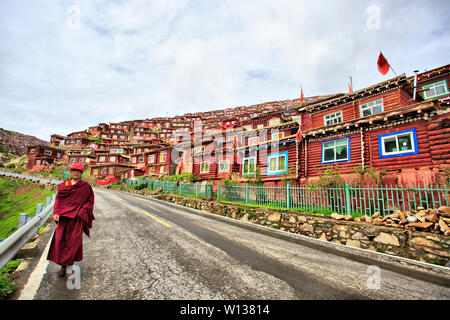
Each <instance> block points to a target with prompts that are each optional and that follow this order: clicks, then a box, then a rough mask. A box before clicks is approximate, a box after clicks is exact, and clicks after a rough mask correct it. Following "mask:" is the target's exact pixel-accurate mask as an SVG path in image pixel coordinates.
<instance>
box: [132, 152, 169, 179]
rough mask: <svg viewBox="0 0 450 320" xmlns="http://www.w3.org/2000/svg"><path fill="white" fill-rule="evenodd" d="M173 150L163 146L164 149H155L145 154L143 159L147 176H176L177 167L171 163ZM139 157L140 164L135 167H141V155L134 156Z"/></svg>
mask: <svg viewBox="0 0 450 320" xmlns="http://www.w3.org/2000/svg"><path fill="white" fill-rule="evenodd" d="M171 153H172V148H171V147H170V146H163V147H162V148H154V149H152V150H149V151H146V152H144V153H143V155H142V157H143V160H144V163H145V175H148V176H154V175H162V174H166V175H173V174H175V167H176V165H175V164H174V163H172V161H171ZM135 156H137V157H139V163H136V164H134V163H132V164H133V165H137V166H140V165H141V162H140V160H141V158H140V157H141V155H133V157H135Z"/></svg>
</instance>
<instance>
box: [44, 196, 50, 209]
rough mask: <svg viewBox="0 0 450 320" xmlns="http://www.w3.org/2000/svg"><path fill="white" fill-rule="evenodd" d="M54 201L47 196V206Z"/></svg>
mask: <svg viewBox="0 0 450 320" xmlns="http://www.w3.org/2000/svg"><path fill="white" fill-rule="evenodd" d="M50 203H52V198H50V197H47V202H46V203H45V207H48V206H49V205H50Z"/></svg>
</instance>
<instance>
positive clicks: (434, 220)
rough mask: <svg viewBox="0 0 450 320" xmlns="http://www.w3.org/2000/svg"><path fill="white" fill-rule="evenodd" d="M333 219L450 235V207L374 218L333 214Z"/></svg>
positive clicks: (396, 213)
mask: <svg viewBox="0 0 450 320" xmlns="http://www.w3.org/2000/svg"><path fill="white" fill-rule="evenodd" d="M331 217H332V218H333V219H335V220H346V221H357V222H367V223H371V224H374V225H379V226H387V227H394V228H404V229H408V230H412V231H416V230H417V231H425V232H434V233H443V234H445V235H446V236H449V235H450V207H440V208H438V209H425V208H423V207H419V208H417V210H412V211H411V212H410V211H405V212H403V211H400V210H396V211H395V212H394V213H392V214H390V215H387V216H384V217H383V216H381V215H380V213H379V212H378V211H377V212H375V214H374V215H372V216H367V215H364V216H362V217H357V218H353V217H352V216H351V215H341V214H338V213H332V214H331Z"/></svg>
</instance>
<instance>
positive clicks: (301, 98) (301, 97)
mask: <svg viewBox="0 0 450 320" xmlns="http://www.w3.org/2000/svg"><path fill="white" fill-rule="evenodd" d="M300 89H301V93H300V104H302V103H303V100H304V99H305V97H304V96H303V88H302V86H300Z"/></svg>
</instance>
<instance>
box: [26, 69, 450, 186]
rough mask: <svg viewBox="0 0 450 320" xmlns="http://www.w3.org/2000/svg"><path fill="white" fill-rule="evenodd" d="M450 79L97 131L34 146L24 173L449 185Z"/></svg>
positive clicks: (421, 78)
mask: <svg viewBox="0 0 450 320" xmlns="http://www.w3.org/2000/svg"><path fill="white" fill-rule="evenodd" d="M449 79H450V65H446V66H441V67H438V68H436V69H433V70H429V71H426V72H423V73H419V74H416V75H410V76H406V75H405V74H401V75H399V76H397V77H395V78H391V79H388V80H386V81H383V82H380V83H376V84H374V85H372V86H370V87H367V88H363V89H360V90H356V91H354V92H353V90H351V91H350V92H349V93H338V94H331V95H323V96H316V97H308V98H304V99H293V100H283V101H273V102H266V103H261V104H257V105H252V106H240V107H235V108H228V109H223V110H213V111H209V112H199V113H186V114H183V115H179V116H174V117H158V118H151V119H141V120H127V121H122V122H116V123H99V124H98V125H95V126H92V127H89V128H84V129H83V128H80V131H78V132H71V133H69V134H67V135H66V136H62V135H58V134H53V135H51V139H50V146H46V145H45V144H36V145H33V146H29V147H28V150H27V156H28V163H27V168H28V169H29V170H32V169H33V168H37V167H40V166H46V165H49V164H51V163H53V162H55V161H61V162H63V163H65V164H72V163H77V162H78V163H82V164H83V165H84V166H85V168H86V169H87V173H88V174H89V175H90V176H92V177H95V178H97V179H98V180H101V181H103V183H105V181H106V183H108V182H112V181H117V180H119V179H129V178H133V177H139V176H155V177H159V176H167V175H181V174H185V175H191V177H192V179H193V180H194V181H198V182H202V181H203V182H206V181H209V182H212V183H213V184H214V188H215V189H216V188H217V183H218V182H219V181H221V180H224V179H231V180H234V181H236V182H241V183H245V182H248V181H256V180H257V181H259V182H260V183H261V184H264V185H265V186H276V185H282V184H284V183H286V182H290V183H291V184H298V185H300V184H305V183H308V182H311V181H317V180H319V179H321V177H324V176H327V175H331V176H332V175H333V174H338V175H339V176H340V177H342V178H343V179H344V180H345V181H352V179H355V178H358V177H360V176H361V174H364V173H370V174H371V175H372V176H373V178H374V179H379V178H381V177H382V178H383V183H390V184H398V185H413V184H414V185H417V184H420V185H436V184H444V183H448V172H449V169H448V168H449V167H450V151H449V150H450V112H449V111H450V109H449V101H450V100H449V95H450V91H449V87H448V81H449ZM415 81H416V82H417V86H416V87H415V88H414V83H415Z"/></svg>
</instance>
